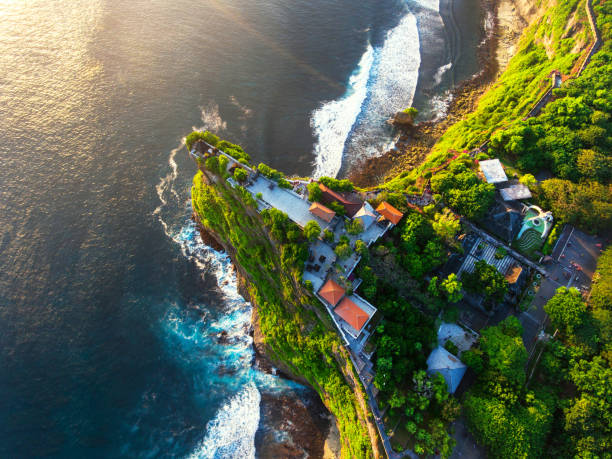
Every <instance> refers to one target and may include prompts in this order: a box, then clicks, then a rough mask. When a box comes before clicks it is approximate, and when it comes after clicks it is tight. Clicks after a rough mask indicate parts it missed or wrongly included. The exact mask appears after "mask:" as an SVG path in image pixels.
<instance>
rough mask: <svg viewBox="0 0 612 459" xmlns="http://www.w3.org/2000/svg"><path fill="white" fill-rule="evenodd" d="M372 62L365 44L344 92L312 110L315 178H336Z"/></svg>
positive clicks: (371, 52)
mask: <svg viewBox="0 0 612 459" xmlns="http://www.w3.org/2000/svg"><path fill="white" fill-rule="evenodd" d="M373 63H374V49H373V48H372V45H370V44H369V43H368V47H367V49H366V51H365V53H363V56H362V57H361V59H360V60H359V64H358V65H357V69H356V70H355V71H354V72H353V74H352V75H351V77H350V79H349V82H348V89H347V91H346V93H345V94H344V95H343V96H342V98H341V99H339V100H332V101H329V102H326V103H324V104H323V105H322V106H321V107H320V108H318V109H317V110H315V111H314V112H313V113H312V117H311V121H310V125H311V126H312V128H313V130H314V133H315V135H316V137H317V139H318V140H317V143H316V145H315V148H314V149H315V170H314V172H313V176H314V177H320V176H322V175H328V176H331V177H335V176H336V174H338V171H339V170H340V167H341V165H342V153H343V151H344V144H345V143H346V139H347V137H348V135H349V133H350V131H351V128H352V127H353V124H354V123H355V120H356V119H357V116H358V115H359V112H360V111H361V106H362V104H363V101H364V99H365V98H366V94H367V85H368V80H369V78H370V72H371V69H372V64H373Z"/></svg>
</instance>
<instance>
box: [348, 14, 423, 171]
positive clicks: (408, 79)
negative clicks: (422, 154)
mask: <svg viewBox="0 0 612 459" xmlns="http://www.w3.org/2000/svg"><path fill="white" fill-rule="evenodd" d="M420 65H421V54H420V45H419V32H418V29H417V21H416V17H415V15H414V14H412V13H410V12H408V13H407V14H406V15H405V16H404V17H403V18H402V19H401V20H400V22H399V24H398V25H397V26H396V27H394V28H393V29H391V30H389V31H388V32H387V35H386V38H385V41H384V43H383V45H382V47H381V48H380V49H377V50H376V62H375V65H374V69H373V72H372V77H371V80H370V82H369V84H368V96H367V99H366V101H365V103H364V105H363V108H362V112H361V114H360V115H359V117H358V119H357V122H356V123H355V126H354V128H353V131H352V132H351V134H350V136H349V139H348V141H347V143H346V150H345V157H346V160H347V161H348V162H349V164H350V163H351V162H352V163H355V162H357V161H359V160H361V159H365V158H368V157H372V156H378V155H380V154H382V153H383V152H385V151H386V150H387V149H389V148H390V146H392V145H393V140H392V139H391V134H392V130H391V128H390V127H389V125H388V124H387V123H386V121H387V120H388V119H389V118H391V117H392V116H393V114H394V113H395V112H397V111H399V110H403V109H404V108H406V107H409V106H411V105H412V100H413V98H414V93H415V91H416V86H417V81H418V77H419V67H420Z"/></svg>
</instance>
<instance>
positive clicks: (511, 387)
mask: <svg viewBox="0 0 612 459" xmlns="http://www.w3.org/2000/svg"><path fill="white" fill-rule="evenodd" d="M522 331H523V330H522V326H521V324H520V323H519V321H518V319H517V318H516V317H513V316H510V317H508V318H507V319H505V320H504V321H502V322H501V323H500V324H499V325H498V326H496V327H488V328H485V329H484V330H482V335H481V338H480V348H479V349H476V350H471V351H468V352H465V353H464V354H463V360H464V362H465V363H466V364H468V365H469V366H470V367H472V369H473V370H474V371H475V372H476V373H477V374H478V381H477V383H476V385H475V386H474V387H473V388H472V389H471V390H470V391H469V392H468V393H467V394H466V397H465V402H464V412H465V415H466V417H467V420H468V424H469V426H470V429H471V430H472V432H473V433H474V435H475V436H476V438H477V440H478V441H479V442H480V443H482V444H483V445H485V446H486V447H487V448H488V449H489V451H490V453H491V456H492V457H499V458H504V459H505V458H507V459H510V458H512V459H514V458H535V457H540V456H541V455H542V454H543V453H544V452H545V451H544V445H545V442H546V437H547V434H548V432H549V431H550V429H551V425H552V421H553V410H554V398H553V397H552V396H551V395H550V394H548V393H546V392H544V391H538V392H530V391H528V390H526V389H525V387H524V384H525V381H526V374H525V365H526V363H527V351H526V350H525V348H524V346H523V341H522V339H521V334H522Z"/></svg>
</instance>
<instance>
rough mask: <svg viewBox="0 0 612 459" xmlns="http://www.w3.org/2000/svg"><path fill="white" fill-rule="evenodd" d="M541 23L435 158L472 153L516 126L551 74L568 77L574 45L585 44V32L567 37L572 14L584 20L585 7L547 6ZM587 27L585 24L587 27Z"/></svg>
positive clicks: (571, 0) (572, 1)
mask: <svg viewBox="0 0 612 459" xmlns="http://www.w3.org/2000/svg"><path fill="white" fill-rule="evenodd" d="M548 5H549V6H548V8H547V11H546V12H545V13H544V16H543V17H542V19H540V20H538V21H536V22H535V23H534V24H533V25H531V26H530V27H528V28H527V29H526V30H525V32H524V33H523V35H522V37H521V40H520V42H519V44H518V46H517V51H516V53H515V55H514V57H513V58H512V59H511V60H510V62H509V63H508V67H507V68H506V70H505V71H504V73H503V74H502V75H501V76H500V78H499V79H498V80H497V81H496V83H495V84H494V85H493V87H492V88H491V89H490V90H489V91H487V92H486V93H485V94H484V96H482V98H481V99H480V101H479V103H478V108H477V109H476V111H474V112H473V113H472V114H470V115H469V116H467V117H466V118H465V119H464V120H462V121H460V122H459V123H457V124H455V125H454V126H452V127H451V128H450V129H448V130H447V131H446V133H445V134H444V135H443V136H442V138H441V139H440V141H439V142H438V144H437V145H436V147H435V149H434V152H445V151H447V150H449V149H456V150H459V151H461V150H463V149H472V148H475V147H477V146H479V145H480V144H482V143H483V142H484V141H485V140H487V138H488V137H489V136H490V135H491V133H493V132H494V131H496V130H497V129H499V128H502V127H506V126H508V125H509V124H510V123H512V122H513V121H517V120H519V119H520V118H522V117H523V116H525V114H526V113H527V111H528V110H529V109H530V108H531V107H532V106H533V105H534V104H535V102H536V101H537V100H538V99H539V98H540V96H541V95H542V94H543V93H544V92H545V91H546V90H547V89H548V87H549V86H550V84H551V80H550V77H549V75H550V72H551V71H552V70H559V71H560V72H561V73H563V74H566V75H567V74H569V73H570V72H571V70H572V67H573V66H574V63H575V61H576V60H577V58H578V57H579V54H578V53H576V52H573V50H574V48H575V47H576V44H577V43H586V42H587V41H588V40H589V39H590V36H589V30H588V27H585V28H576V29H575V30H577V33H573V34H572V33H571V32H573V31H571V32H570V33H568V32H567V30H566V26H567V23H568V21H569V20H570V19H571V18H572V16H573V15H574V14H576V15H577V17H578V18H580V19H581V20H583V21H584V20H585V17H586V13H585V12H584V2H582V1H580V0H566V1H563V2H556V3H553V2H548ZM585 22H586V21H585Z"/></svg>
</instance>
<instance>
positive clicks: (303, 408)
mask: <svg viewBox="0 0 612 459" xmlns="http://www.w3.org/2000/svg"><path fill="white" fill-rule="evenodd" d="M192 219H193V220H194V221H195V222H196V225H197V228H198V231H199V233H200V236H201V238H202V241H203V242H204V243H205V244H206V245H208V246H210V247H212V248H213V249H215V250H218V251H222V252H225V253H228V254H229V255H230V257H231V258H232V259H234V258H233V255H234V254H233V253H232V248H231V247H227V246H226V244H223V242H221V241H220V240H219V238H218V237H217V236H216V235H215V234H214V233H213V232H211V231H209V230H208V229H206V228H205V227H204V226H203V225H202V224H201V223H200V221H199V219H198V217H197V215H196V214H195V213H194V214H193V215H192ZM232 267H233V269H234V270H235V272H236V279H237V282H238V293H239V294H240V295H241V296H242V297H243V298H244V299H245V300H247V301H249V302H251V303H252V304H253V310H252V314H251V329H250V331H249V334H250V335H251V337H252V338H253V352H254V355H253V362H252V366H253V367H254V368H257V369H258V370H259V371H261V372H263V373H268V374H273V375H275V376H277V377H280V378H283V379H286V380H291V381H294V382H297V383H299V384H301V385H303V386H304V387H305V389H304V390H303V391H301V392H300V393H299V394H298V393H297V392H296V393H294V394H293V395H292V396H289V395H288V394H282V395H280V396H272V395H270V394H262V402H261V405H260V423H259V427H258V429H257V433H256V440H255V447H256V450H257V453H258V457H261V458H270V459H273V458H278V457H284V458H296V459H297V458H302V457H313V458H323V459H335V458H338V457H340V450H341V438H340V432H339V430H338V427H337V425H336V420H335V418H334V416H333V415H332V414H331V413H330V412H329V410H328V409H327V408H326V407H325V405H324V404H323V402H322V400H321V399H320V397H319V395H318V394H317V393H316V391H314V389H313V388H312V387H311V385H310V384H309V383H308V381H307V380H306V379H304V378H302V377H300V376H299V375H296V374H295V373H293V372H292V371H291V369H290V368H289V367H287V366H286V365H284V364H283V362H281V361H277V360H276V359H273V358H272V357H271V356H270V355H269V354H268V353H267V352H266V346H265V342H264V336H263V334H262V332H261V330H260V328H259V319H258V309H257V305H256V304H255V303H254V302H253V301H252V299H251V296H250V294H249V291H248V286H247V281H246V279H247V276H246V273H243V272H242V271H241V269H240V268H239V265H238V264H237V263H235V262H232ZM279 433H280V435H279Z"/></svg>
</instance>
